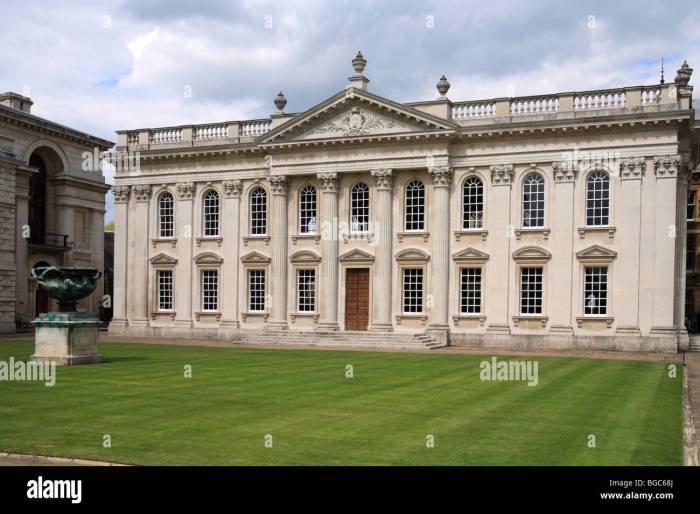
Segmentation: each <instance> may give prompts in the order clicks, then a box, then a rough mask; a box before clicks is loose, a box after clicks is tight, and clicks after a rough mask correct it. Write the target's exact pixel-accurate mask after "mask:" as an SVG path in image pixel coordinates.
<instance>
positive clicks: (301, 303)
mask: <svg viewBox="0 0 700 514" xmlns="http://www.w3.org/2000/svg"><path fill="white" fill-rule="evenodd" d="M297 309H298V311H299V312H314V311H315V310H316V270H312V269H302V270H299V271H298V272H297Z"/></svg>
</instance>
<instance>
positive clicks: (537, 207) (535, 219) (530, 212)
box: [523, 173, 544, 227]
mask: <svg viewBox="0 0 700 514" xmlns="http://www.w3.org/2000/svg"><path fill="white" fill-rule="evenodd" d="M523 227H544V177H543V176H542V175H540V174H539V173H531V174H529V175H528V176H527V177H525V180H524V181H523Z"/></svg>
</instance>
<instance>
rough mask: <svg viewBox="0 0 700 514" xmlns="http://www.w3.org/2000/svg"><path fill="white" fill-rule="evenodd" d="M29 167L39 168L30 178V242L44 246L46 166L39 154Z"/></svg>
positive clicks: (30, 161)
mask: <svg viewBox="0 0 700 514" xmlns="http://www.w3.org/2000/svg"><path fill="white" fill-rule="evenodd" d="M29 165H30V166H32V167H34V168H37V169H38V172H37V173H32V175H31V177H30V178H29V241H31V242H32V243H38V244H44V242H45V241H44V239H45V235H46V164H45V163H44V160H43V159H42V158H41V157H39V156H38V155H37V154H32V156H31V157H30V158H29Z"/></svg>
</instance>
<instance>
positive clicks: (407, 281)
mask: <svg viewBox="0 0 700 514" xmlns="http://www.w3.org/2000/svg"><path fill="white" fill-rule="evenodd" d="M403 312H404V313H405V314H415V313H422V312H423V268H405V269H404V270H403Z"/></svg>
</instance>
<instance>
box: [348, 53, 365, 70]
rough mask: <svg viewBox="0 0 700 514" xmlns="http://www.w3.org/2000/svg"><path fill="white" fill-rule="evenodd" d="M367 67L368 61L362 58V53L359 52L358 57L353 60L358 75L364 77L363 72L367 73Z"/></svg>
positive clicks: (353, 66)
mask: <svg viewBox="0 0 700 514" xmlns="http://www.w3.org/2000/svg"><path fill="white" fill-rule="evenodd" d="M365 66H367V59H365V58H364V57H363V56H362V52H360V51H358V52H357V55H356V56H355V58H354V59H353V60H352V68H353V69H354V70H355V72H356V73H358V74H359V75H362V72H363V71H365Z"/></svg>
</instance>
